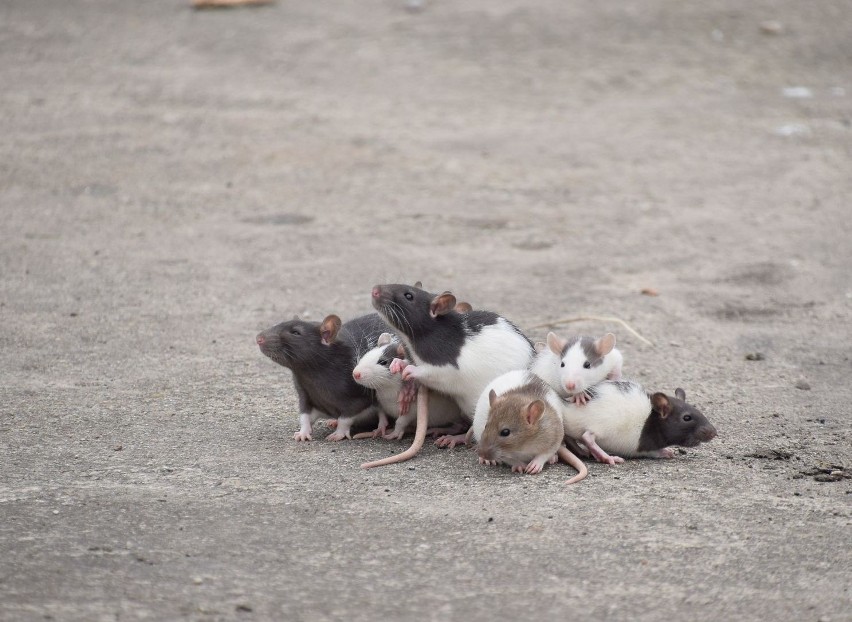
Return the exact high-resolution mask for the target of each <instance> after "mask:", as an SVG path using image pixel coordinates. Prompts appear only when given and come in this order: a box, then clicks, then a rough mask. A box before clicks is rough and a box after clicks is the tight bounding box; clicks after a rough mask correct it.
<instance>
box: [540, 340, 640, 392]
mask: <svg viewBox="0 0 852 622" xmlns="http://www.w3.org/2000/svg"><path fill="white" fill-rule="evenodd" d="M536 350H537V352H536V356H535V360H534V361H533V364H532V366H531V367H530V369H531V370H532V371H533V373H535V374H536V375H537V376H539V377H540V378H543V379H544V380H545V382H547V384H549V385H550V386H551V387H552V388H553V389H554V390H555V391H556V392H557V393H559V395H561V396H562V397H564V398H567V399H570V400H572V401H573V402H575V403H577V404H585V403H586V401H587V400H588V394H587V393H586V390H587V389H589V388H590V387H592V386H594V385H596V384H597V383H599V382H602V381H604V380H620V379H621V366H622V364H623V362H624V358H623V357H622V355H621V352H620V351H619V350H618V348H616V347H615V335H613V334H612V333H607V334H606V335H604V336H603V337H600V338H599V339H595V338H594V337H573V338H571V339H564V338H562V337H559V336H558V335H557V334H556V333H548V335H547V347H538V348H536Z"/></svg>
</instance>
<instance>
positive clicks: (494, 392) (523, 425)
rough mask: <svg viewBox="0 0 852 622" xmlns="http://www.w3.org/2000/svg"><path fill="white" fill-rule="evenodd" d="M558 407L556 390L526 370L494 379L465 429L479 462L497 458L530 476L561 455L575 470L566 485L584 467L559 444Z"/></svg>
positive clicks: (575, 479) (490, 462)
mask: <svg viewBox="0 0 852 622" xmlns="http://www.w3.org/2000/svg"><path fill="white" fill-rule="evenodd" d="M561 409H562V400H561V398H560V397H559V396H558V395H557V394H556V392H555V391H554V390H553V389H551V388H550V387H549V386H547V384H545V382H544V381H543V380H542V379H541V378H539V377H538V376H536V375H535V374H532V373H531V372H529V371H527V370H515V371H510V372H508V373H505V374H503V375H502V376H499V377H497V378H495V379H494V380H493V381H491V382H490V383H489V384H488V386H487V387H486V388H485V390H484V391H483V392H482V395H481V396H480V398H479V400H478V401H477V404H476V413H475V415H474V418H473V425H472V426H471V428H470V432H469V434H470V435H472V436H473V437H474V438H475V439H476V441H477V443H478V445H477V452H478V453H479V462H480V464H488V465H496V464H498V463H500V462H502V463H505V464H509V465H511V466H512V471H515V472H517V473H531V474H534V473H540V472H541V470H542V469H543V468H544V465H545V464H548V463H549V464H553V463H554V462H556V461H557V459H558V458H559V457H561V458H562V459H563V460H564V461H565V462H567V463H568V464H570V465H571V466H573V467H574V468H575V469H577V471H578V474H577V475H576V476H575V477H572V478H571V479H570V480H568V483H569V484H573V483H574V482H578V481H580V480H582V479H583V478H585V477H586V475H588V469H587V468H586V465H584V464H583V462H582V461H581V460H580V459H579V458H577V456H575V455H574V454H572V453H571V452H570V451H569V450H568V449H566V448H565V447H563V446H562V440H563V437H564V434H565V432H564V429H563V423H562V417H561V415H560V411H561Z"/></svg>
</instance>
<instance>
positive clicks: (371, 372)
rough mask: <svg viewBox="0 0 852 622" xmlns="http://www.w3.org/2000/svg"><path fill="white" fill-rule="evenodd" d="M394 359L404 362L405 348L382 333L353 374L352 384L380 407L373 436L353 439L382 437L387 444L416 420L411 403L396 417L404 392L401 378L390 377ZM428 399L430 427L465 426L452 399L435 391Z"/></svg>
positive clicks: (388, 335)
mask: <svg viewBox="0 0 852 622" xmlns="http://www.w3.org/2000/svg"><path fill="white" fill-rule="evenodd" d="M395 358H399V359H407V357H406V353H405V348H404V347H403V345H402V344H401V343H400V342H399V341H395V340H394V338H393V336H392V335H391V334H390V333H382V335H380V336H379V339H378V342H377V347H375V348H373V349H372V350H370V351H369V352H367V353H366V354H365V355H364V356H362V357H361V359H360V360H359V361H358V364H357V365H356V366H355V369H354V370H353V371H352V377H353V378H354V379H355V382H357V383H358V384H360V385H363V386H365V387H369V388H370V389H374V390H375V392H376V400H377V401H378V403H379V406H380V411H379V427H378V428H376V430H375V431H374V432H372V433H366V434H356V435H355V438H365V437H368V436H372V437H376V436H381V437H382V438H385V439H388V440H395V439H400V438H402V437H403V436H405V432H406V430H407V429H408V426H409V425H410V424H411V423H412V422H413V421H415V420H416V419H417V405H416V403H412V404H411V406H410V407H409V408H408V412H406V413H405V414H404V415H402V416H400V414H399V413H400V411H401V407H400V403H399V399H398V398H399V393H400V391H401V390H402V388H403V380H402V376H401V375H400V374H393V373H391V371H390V369H389V368H390V365H391V363H392V362H393V360H394V359H395ZM429 398H430V399H429V424H430V425H431V426H454V425H455V424H459V423H463V422H464V419H463V418H462V416H461V411H460V410H459V407H458V404H456V403H455V402H454V401H453V400H452V399H450V398H448V397H447V396H445V395H441V394H440V393H436V392H434V391H433V392H432V393H431V395H430V396H429ZM386 415H387V416H386ZM387 417H390V418H392V419H395V420H396V422H395V424H394V429H393V430H392V431H391V432H387V425H388V422H387ZM462 429H464V428H462ZM434 431H435V430H433V429H429V430H427V431H426V432H427V434H428V433H433V432H434Z"/></svg>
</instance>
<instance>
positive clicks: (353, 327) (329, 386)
mask: <svg viewBox="0 0 852 622" xmlns="http://www.w3.org/2000/svg"><path fill="white" fill-rule="evenodd" d="M386 330H387V325H386V324H385V323H384V322H383V321H382V319H381V318H380V317H379V316H378V315H377V314H375V313H371V314H369V315H364V316H361V317H358V318H355V319H353V320H349V321H348V322H346V323H345V324H343V323H341V320H340V318H339V317H337V316H336V315H329V316H328V317H326V318H325V319H324V320H323V321H322V322H309V321H305V320H300V319H298V318H295V319H293V320H290V321H288V322H282V323H281V324H277V325H275V326H273V327H272V328H268V329H267V330H265V331H263V332H262V333H260V334H259V335H258V336H257V345H258V346H260V351H261V352H263V353H264V354H265V355H266V356H268V357H269V358H271V359H272V360H273V361H275V362H276V363H278V364H279V365H283V366H284V367H286V368H288V369H289V370H290V371H292V372H293V384H294V385H295V388H296V393H297V394H298V396H299V423H300V425H301V427H300V429H299V431H298V432H296V433H295V434H294V435H293V438H294V439H295V440H297V441H309V440H311V438H312V437H311V434H312V423H313V422H314V421H316V420H317V419H318V418H319V417H322V416H327V417H331V418H333V419H337V420H338V425H337V430H336V431H335V432H333V433H332V434H330V435H328V437H326V438H328V439H329V440H332V441H338V440H343V439H344V438H351V433H350V428H351V427H352V423H353V422H354V421H355V418H356V417H367V416H370V415H372V413H373V412H374V410H375V393H374V392H373V391H372V390H371V389H368V388H366V387H363V386H361V385H360V384H358V383H357V382H355V380H354V379H353V378H352V369H353V368H354V367H355V363H356V362H357V360H358V355H359V353H362V352H366V351H367V350H369V349H371V348H373V347H374V346H375V345H376V341H377V340H378V338H379V335H381V334H382V332H384V331H386Z"/></svg>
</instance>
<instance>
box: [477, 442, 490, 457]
mask: <svg viewBox="0 0 852 622" xmlns="http://www.w3.org/2000/svg"><path fill="white" fill-rule="evenodd" d="M476 453H477V454H479V457H480V458H482V459H483V460H494V448H493V447H492V446H491V445H483V444H481V443H480V445H479V447H477V449H476Z"/></svg>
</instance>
